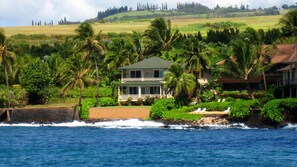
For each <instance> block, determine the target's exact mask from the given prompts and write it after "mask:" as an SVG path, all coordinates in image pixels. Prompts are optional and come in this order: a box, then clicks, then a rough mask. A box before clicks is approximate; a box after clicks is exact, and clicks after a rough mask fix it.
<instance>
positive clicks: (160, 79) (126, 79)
mask: <svg viewBox="0 0 297 167" xmlns="http://www.w3.org/2000/svg"><path fill="white" fill-rule="evenodd" d="M127 81H128V82H129V81H130V82H131V81H163V78H154V77H150V78H122V82H127Z"/></svg>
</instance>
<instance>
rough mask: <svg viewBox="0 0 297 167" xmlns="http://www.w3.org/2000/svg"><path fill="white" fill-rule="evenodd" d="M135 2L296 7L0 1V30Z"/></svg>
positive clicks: (265, 1)
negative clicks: (5, 27)
mask: <svg viewBox="0 0 297 167" xmlns="http://www.w3.org/2000/svg"><path fill="white" fill-rule="evenodd" d="M138 2H141V3H146V2H148V3H154V4H159V5H160V4H161V3H165V2H167V4H168V7H169V8H176V4H177V3H178V2H181V3H184V2H197V3H201V4H203V5H206V6H208V7H210V8H213V7H214V6H215V5H217V4H218V5H220V6H230V5H233V6H234V5H238V6H239V5H240V4H241V3H243V4H245V5H249V8H250V9H252V8H259V7H262V8H263V7H264V8H265V7H271V6H274V5H275V6H277V7H281V6H282V5H283V4H289V5H291V4H295V3H296V2H297V0H146V1H145V0H0V27H4V26H30V25H31V23H32V20H34V21H39V20H41V21H42V23H44V22H50V21H51V20H53V22H54V24H57V23H58V21H59V20H61V19H62V18H64V17H66V18H67V20H70V21H84V20H86V19H90V18H95V17H96V16H97V13H98V11H104V10H105V9H107V8H109V7H114V6H116V7H120V6H128V7H132V8H133V9H135V8H136V5H137V3H138Z"/></svg>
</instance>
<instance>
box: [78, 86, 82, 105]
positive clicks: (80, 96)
mask: <svg viewBox="0 0 297 167" xmlns="http://www.w3.org/2000/svg"><path fill="white" fill-rule="evenodd" d="M81 100H82V86H80V91H79V101H78V106H79V107H80V108H81Z"/></svg>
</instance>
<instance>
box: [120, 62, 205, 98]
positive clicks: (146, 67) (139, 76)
mask: <svg viewBox="0 0 297 167" xmlns="http://www.w3.org/2000/svg"><path fill="white" fill-rule="evenodd" d="M173 64H174V62H172V61H168V60H164V59H162V58H159V57H151V58H148V59H144V60H142V61H140V62H137V63H134V64H131V65H128V66H124V67H120V68H119V69H120V70H121V84H120V86H119V89H118V101H127V100H128V98H130V99H131V98H132V101H137V100H138V99H145V98H146V97H171V95H170V94H166V91H165V89H164V84H165V82H164V72H165V71H167V70H168V69H169V67H170V66H171V65H173ZM209 78H210V72H209V70H208V71H204V72H203V78H202V79H199V80H198V81H199V82H200V83H201V84H205V83H207V81H208V80H209Z"/></svg>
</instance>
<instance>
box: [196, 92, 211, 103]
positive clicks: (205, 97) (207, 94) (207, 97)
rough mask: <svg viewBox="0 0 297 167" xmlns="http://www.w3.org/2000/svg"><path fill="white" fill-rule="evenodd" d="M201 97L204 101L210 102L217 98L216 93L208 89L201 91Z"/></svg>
mask: <svg viewBox="0 0 297 167" xmlns="http://www.w3.org/2000/svg"><path fill="white" fill-rule="evenodd" d="M199 97H200V99H201V101H202V102H210V101H213V100H214V99H215V94H214V92H212V91H209V90H206V91H202V92H201V93H199Z"/></svg>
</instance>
